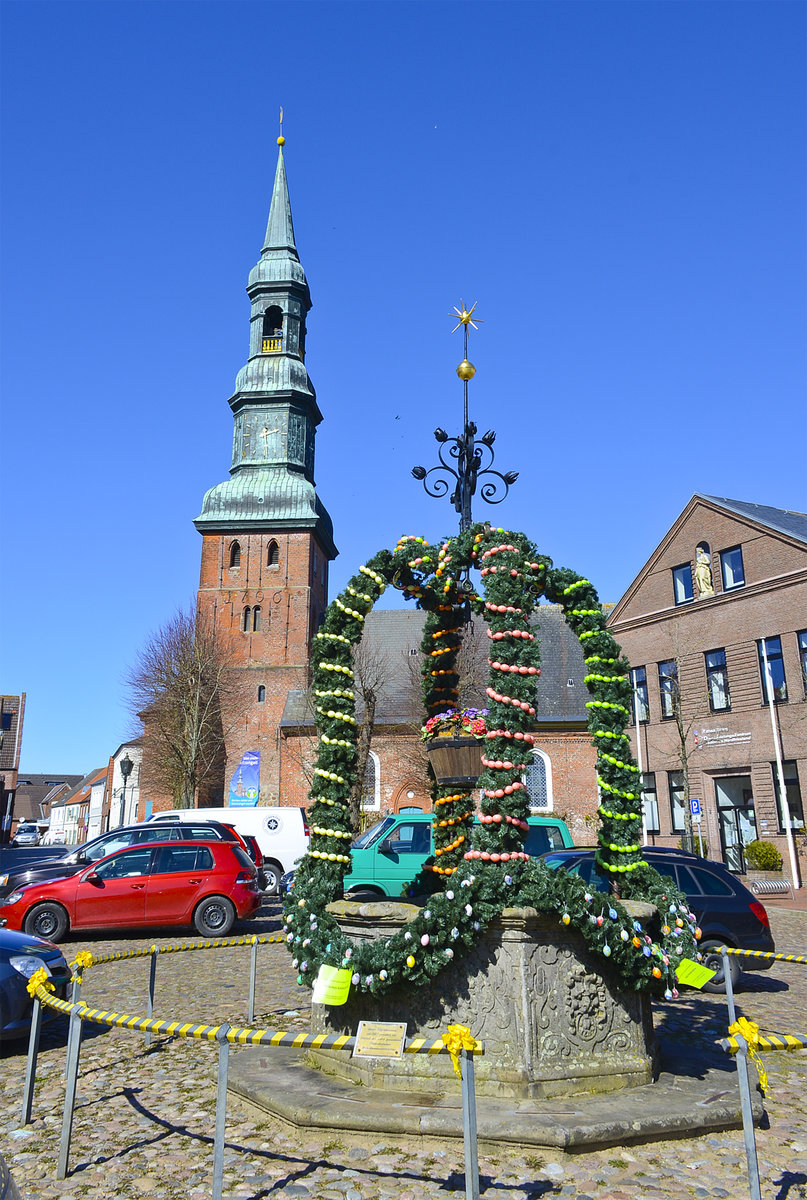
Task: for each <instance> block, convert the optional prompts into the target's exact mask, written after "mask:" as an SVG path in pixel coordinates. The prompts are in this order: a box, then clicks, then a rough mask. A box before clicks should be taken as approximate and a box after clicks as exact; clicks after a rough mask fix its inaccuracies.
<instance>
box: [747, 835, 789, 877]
mask: <svg viewBox="0 0 807 1200" xmlns="http://www.w3.org/2000/svg"><path fill="white" fill-rule="evenodd" d="M744 851H745V857H746V859H747V861H748V865H749V867H750V868H751V870H752V871H781V869H782V856H781V854H780V853H779V851H778V850H777V849H776V847H775V846H774V844H773V842H763V841H759V840H757V841H754V842H749V843H748V845H747V846H745V847H744Z"/></svg>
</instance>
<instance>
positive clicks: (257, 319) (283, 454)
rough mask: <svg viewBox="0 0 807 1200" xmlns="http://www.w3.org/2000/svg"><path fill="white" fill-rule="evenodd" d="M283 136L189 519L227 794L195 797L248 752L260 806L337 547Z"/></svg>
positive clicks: (267, 798)
mask: <svg viewBox="0 0 807 1200" xmlns="http://www.w3.org/2000/svg"><path fill="white" fill-rule="evenodd" d="M284 144H285V139H284V138H283V137H282V136H281V137H279V138H278V146H279V150H278V159H277V170H276V172H275V183H274V189H273V191H272V202H271V206H270V209H269V221H268V224H267V227H266V237H265V239H264V244H263V249H262V250H261V257H260V259H259V261H258V262H257V264H256V265H255V266H254V267H253V268H252V271H251V272H250V275H249V282H248V283H247V293H248V295H249V298H250V302H251V306H252V308H251V314H250V336H249V358H248V360H247V363H246V365H245V366H244V367H242V369H241V370H240V371H239V373H238V375H237V377H236V381H235V391H234V393H233V395H232V396H231V397H230V407H231V408H232V411H233V418H234V429H233V457H232V465H231V466H230V478H229V479H228V480H226V481H225V482H224V483H219V484H217V485H216V486H215V487H213V488H211V489H210V490H209V491H208V492H207V493H206V495H205V498H204V501H203V503H202V511H201V513H200V514H199V516H198V517H197V518H196V519H195V521H194V524H195V525H196V528H197V529H198V530H199V532H200V533H201V535H202V565H201V573H200V580H199V593H198V610H199V613H200V615H202V616H204V617H207V618H208V619H209V620H210V621H211V623H212V624H213V626H214V627H215V628H216V630H217V632H218V634H219V636H220V637H221V639H222V640H223V643H224V646H225V649H226V653H227V656H228V659H229V661H230V663H231V664H232V666H231V676H230V679H229V685H230V686H229V688H228V692H229V693H230V695H229V697H228V699H227V708H228V709H229V708H231V707H232V711H231V712H225V714H224V718H225V722H224V723H225V738H226V756H227V763H226V768H225V771H226V774H225V781H224V782H225V793H224V796H223V798H222V797H221V794H219V796H218V797H216V796H214V795H212V794H211V795H210V796H208V797H205V798H204V800H206V801H207V803H213V804H216V803H218V804H221V803H225V804H226V803H227V802H228V789H229V784H230V780H231V779H232V778H233V776H234V774H236V773H237V771H238V768H239V764H241V763H242V758H243V755H244V754H246V753H247V752H254V751H258V752H259V753H260V766H259V784H258V792H259V803H262V804H278V803H281V804H282V803H283V797H282V796H281V795H280V760H279V752H280V751H279V737H278V727H279V723H280V718H281V715H282V712H283V707H284V704H285V701H286V697H287V696H288V693H289V692H290V691H304V690H305V689H306V688H307V686H308V662H309V654H310V649H311V640H312V638H313V636H314V634H315V633H316V630H317V626H318V624H319V619H320V616H321V614H322V613H323V612H324V610H325V607H326V605H327V595H328V564H329V562H330V561H331V560H332V559H334V558H335V557H336V554H337V551H336V548H335V546H334V544H333V528H332V524H331V519H330V517H329V515H328V513H327V511H326V509H325V507H324V506H323V505H322V503H321V502H320V500H319V497H318V496H317V493H316V489H315V486H314V435H315V432H316V427H317V425H319V423H320V421H321V420H322V414H321V413H320V411H319V407H318V405H317V399H316V393H315V391H314V387H313V385H312V383H311V380H310V379H309V377H308V372H307V370H306V368H305V337H306V315H307V313H308V311H309V309H310V308H311V297H310V294H309V290H308V283H307V281H306V277H305V272H304V271H303V268H302V266H301V264H300V259H299V257H298V254H297V247H296V244H295V240H294V225H293V223H292V217H291V204H290V202H289V192H288V186H287V183H286V168H285V164H284V161H283V146H284ZM253 765H255V764H254V760H253ZM204 800H203V802H204Z"/></svg>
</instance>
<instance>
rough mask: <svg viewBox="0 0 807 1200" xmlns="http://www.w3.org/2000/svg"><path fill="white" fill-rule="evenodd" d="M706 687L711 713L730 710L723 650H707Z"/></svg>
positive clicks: (727, 678) (727, 677) (727, 676)
mask: <svg viewBox="0 0 807 1200" xmlns="http://www.w3.org/2000/svg"><path fill="white" fill-rule="evenodd" d="M704 659H705V661H706V687H707V690H708V692H709V707H710V708H711V710H712V712H726V711H727V710H728V709H730V708H731V693H730V692H729V675H728V671H727V669H726V651H725V650H722V649H721V650H707V651H706V653H705V655H704Z"/></svg>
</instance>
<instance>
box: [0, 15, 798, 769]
mask: <svg viewBox="0 0 807 1200" xmlns="http://www.w3.org/2000/svg"><path fill="white" fill-rule="evenodd" d="M806 12H807V10H805V6H804V5H803V4H802V3H801V2H800V0H799V2H791V0H777V2H776V3H772V2H771V0H762V2H761V3H756V2H754V0H743V2H741V3H734V2H733V0H718V2H712V0H699V2H697V3H694V2H687V0H681V2H678V0H675V2H665V0H659V2H651V0H645V2H640V0H636V2H632V3H623V2H622V0H591V2H579V0H578V2H575V0H569V2H563V0H559V2H548V3H547V2H542V0H532V2H530V3H509V2H507V0H500V2H496V3H487V2H476V3H474V2H470V3H453V2H452V3H440V2H430V3H420V2H417V0H403V2H400V3H394V2H391V3H380V2H379V3H340V2H338V0H332V2H329V3H316V2H311V3H308V2H297V3H294V2H291V3H284V4H276V3H261V2H255V3H241V2H239V0H226V2H225V3H219V2H217V0H212V2H209V3H195V2H194V0H184V2H183V0H176V2H173V3H161V2H151V3H148V2H140V3H127V2H118V0H104V2H101V3H88V4H86V3H71V2H69V0H66V2H60V3H55V4H52V3H47V2H44V3H40V2H38V3H20V2H18V0H6V3H5V4H4V5H3V25H4V37H3V56H4V62H3V88H4V97H3V105H4V110H5V136H4V151H3V156H4V161H3V177H4V187H3V193H4V194H3V233H4V255H3V261H4V272H3V274H4V294H3V301H4V304H3V309H4V317H3V329H4V333H3V422H2V439H3V451H2V464H3V475H4V478H3V561H4V587H3V597H2V618H1V620H2V633H3V642H4V652H3V659H2V666H1V669H0V690H2V691H3V692H6V693H9V692H10V693H16V692H19V691H25V692H27V696H28V700H27V705H28V706H27V712H26V722H25V732H24V740H23V753H22V767H23V769H24V770H25V771H28V772H37V771H42V772H53V771H59V770H62V771H68V772H78V771H86V770H89V769H90V768H91V767H95V766H98V765H102V764H103V763H105V761H106V759H107V757H108V756H109V754H110V753H111V752H112V751H114V750H115V748H116V747H117V746H118V744H119V743H120V742H121V741H122V740H124V738H125V737H126V736H127V734H128V733H129V731H130V729H131V722H130V718H129V717H128V715H127V712H126V706H125V688H124V682H123V680H124V677H125V674H126V671H127V669H128V667H129V665H130V664H131V662H132V660H133V659H134V656H135V654H136V651H137V648H138V646H139V645H141V644H142V642H143V640H144V638H145V637H146V636H147V634H148V633H149V631H151V630H153V629H154V628H156V627H157V626H159V625H160V624H161V623H163V622H164V621H165V620H166V619H167V618H169V617H170V616H171V615H172V613H173V612H174V611H175V609H176V608H177V607H178V606H180V605H185V604H187V603H188V602H189V601H190V600H191V598H192V596H193V594H194V591H195V588H196V585H197V582H198V571H199V552H200V544H201V539H200V538H199V535H198V534H197V533H196V531H195V529H194V527H193V524H192V520H193V517H194V516H196V515H197V513H198V512H199V510H200V507H201V500H202V496H203V494H204V492H205V491H206V489H207V488H208V487H210V486H212V485H213V484H214V483H218V482H220V481H221V480H223V479H225V478H226V476H227V471H228V468H229V463H230V449H231V435H232V418H231V415H230V410H229V408H228V405H227V398H228V396H229V395H230V394H231V391H232V384H233V381H234V378H235V374H236V372H237V371H238V369H239V368H240V366H241V365H242V364H243V362H244V361H245V359H246V353H247V341H248V314H249V306H248V301H247V297H246V294H245V292H244V287H245V284H246V279H247V274H248V272H249V269H250V267H251V266H252V265H253V263H254V262H255V261H256V260H257V258H258V255H259V251H260V246H261V242H262V237H263V231H264V228H265V222H266V215H267V212H268V205H269V197H270V194H271V186H272V179H273V175H274V167H275V158H276V145H275V139H276V137H277V132H278V130H277V116H278V109H279V106H280V105H281V104H282V105H283V106H284V109H285V124H284V133H285V135H286V138H287V144H286V164H287V170H288V176H289V186H290V191H291V199H292V206H293V210H294V220H295V229H296V233H297V244H298V248H299V250H300V255H301V258H302V261H303V265H304V267H305V269H306V272H307V275H308V279H309V283H310V285H311V291H312V296H313V300H314V308H313V310H312V313H311V315H310V317H309V322H308V330H309V332H308V345H307V350H308V354H307V366H308V368H309V371H310V373H311V377H312V379H313V382H314V385H315V387H316V389H317V393H318V399H319V403H320V407H321V409H322V412H323V414H324V418H325V419H324V421H323V424H322V425H321V426H320V429H319V435H318V445H317V471H316V477H317V487H318V490H319V493H320V495H321V497H322V499H323V501H324V502H325V504H326V506H327V507H328V509H329V511H330V513H331V515H332V517H333V521H334V530H335V539H336V543H337V546H338V547H339V549H340V557H339V558H338V559H337V560H336V562H335V563H334V564H333V567H332V574H331V584H332V588H331V591H332V594H333V593H334V592H335V591H336V590H338V588H339V587H340V586H341V584H342V583H343V582H344V580H345V579H346V578H347V577H348V575H350V574H352V573H353V571H354V570H355V569H356V566H357V565H358V564H359V563H360V562H361V561H363V559H364V558H366V557H369V556H370V555H372V554H373V553H374V552H375V551H376V550H377V549H379V548H380V547H382V546H385V545H392V544H394V542H395V541H396V540H397V537H398V535H399V534H401V533H421V534H423V535H424V536H428V537H430V538H437V537H440V536H443V535H445V534H446V533H449V532H451V531H452V530H453V529H454V528H455V522H454V513H453V510H452V509H450V507H449V505H448V503H447V502H446V501H443V502H438V501H436V500H430V499H429V498H428V497H427V496H426V495H425V493H424V492H423V490H422V487H421V485H420V484H418V483H416V482H415V481H414V480H413V479H412V478H411V475H410V468H411V467H412V466H413V465H414V464H415V463H424V464H425V465H426V466H431V465H432V463H433V462H434V461H436V454H435V452H436V444H435V442H434V441H433V438H432V430H433V429H434V427H435V426H436V425H442V426H444V427H445V428H446V429H447V430H449V432H451V433H454V432H459V428H460V423H461V418H462V395H461V387H460V384H459V382H458V381H457V379H456V376H455V374H454V371H455V367H456V364H457V363H458V362H459V359H460V358H461V356H462V355H461V341H460V334H458V333H457V334H454V336H453V337H452V336H451V334H450V330H451V327H452V325H451V322H450V321H449V318H448V313H449V312H450V310H451V308H452V306H453V305H455V304H458V303H459V300H460V297H462V298H463V299H464V300H465V301H466V302H468V303H470V302H473V301H478V303H479V307H478V313H479V315H480V316H481V317H482V318H483V319H484V324H483V325H482V326H481V329H480V332H479V333H477V334H473V335H472V345H471V358H472V360H473V361H474V363H475V364H476V366H477V369H478V373H477V376H476V379H475V380H474V381H473V383H472V385H471V393H470V395H471V404H470V407H471V417H472V418H473V419H475V420H476V421H477V422H478V424H479V426H480V428H481V429H486V428H489V427H491V426H492V427H494V428H495V429H496V430H497V432H498V438H497V442H496V455H497V466H500V467H501V468H502V469H503V470H518V471H520V478H519V480H518V482H517V483H516V485H515V487H514V488H513V490H512V491H511V495H510V498H509V499H508V500H507V501H506V502H505V503H504V504H502V505H501V506H500V507H498V508H490V509H488V508H486V507H485V506H484V505H483V504H482V503H481V501H480V502H477V505H476V509H475V515H477V516H479V517H482V516H485V515H489V516H490V517H491V518H493V519H495V521H496V523H498V524H502V525H505V526H507V527H510V528H516V529H519V528H520V529H523V530H524V531H525V532H527V533H528V534H529V536H531V537H532V538H533V540H534V541H535V542H536V543H537V544H538V546H539V547H540V549H541V550H542V551H543V552H544V553H546V554H548V555H550V556H551V557H552V558H553V559H554V561H555V562H556V563H558V564H563V565H568V566H571V567H574V568H576V569H578V570H581V571H584V572H585V573H586V574H587V575H588V577H589V578H590V579H592V580H593V581H594V582H595V583H596V585H597V586H598V588H599V591H600V595H601V597H602V598H603V599H605V600H617V599H618V598H619V596H620V595H621V594H622V592H623V591H624V589H625V588H626V586H627V585H628V584H629V582H630V581H631V580H632V579H633V577H634V576H635V575H636V573H637V571H638V570H639V569H640V567H641V566H642V565H643V563H644V561H645V560H646V558H647V557H648V555H649V554H650V552H651V551H652V550H653V549H654V547H655V546H656V544H657V543H658V541H659V540H660V539H661V537H662V535H663V534H664V533H665V531H666V529H667V528H668V526H669V525H670V524H671V522H672V521H673V520H674V519H675V518H676V516H677V515H678V513H679V512H680V511H681V509H682V508H683V507H684V505H685V504H686V502H687V501H688V499H689V497H690V496H691V495H692V493H693V492H695V491H702V492H707V493H711V494H714V495H719V496H720V495H722V496H729V497H732V498H735V499H743V500H753V501H757V502H759V503H763V504H772V505H777V506H781V507H785V508H795V509H799V510H801V511H804V510H805V508H807V497H806V496H805V478H806V477H807V472H806V471H805V467H806V466H807V463H806V462H805V436H804V427H805V382H806V378H805V376H806V372H805V328H806V326H807V323H806V321H805V317H806V316H807V314H806V313H805V307H806V305H805V298H806V294H807V289H806V288H805V277H806V276H805V211H806V210H807V203H806V202H807V196H805V191H806V190H807V189H806V188H805V149H806V147H805V55H804V45H805V13H806Z"/></svg>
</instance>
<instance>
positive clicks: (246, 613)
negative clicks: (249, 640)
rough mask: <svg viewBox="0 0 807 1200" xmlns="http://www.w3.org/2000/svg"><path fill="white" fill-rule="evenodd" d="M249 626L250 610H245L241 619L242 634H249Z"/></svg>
mask: <svg viewBox="0 0 807 1200" xmlns="http://www.w3.org/2000/svg"><path fill="white" fill-rule="evenodd" d="M251 626H252V609H251V608H245V609H244V612H243V615H242V618H241V628H242V629H243V631H244V633H249V631H250V628H251Z"/></svg>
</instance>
